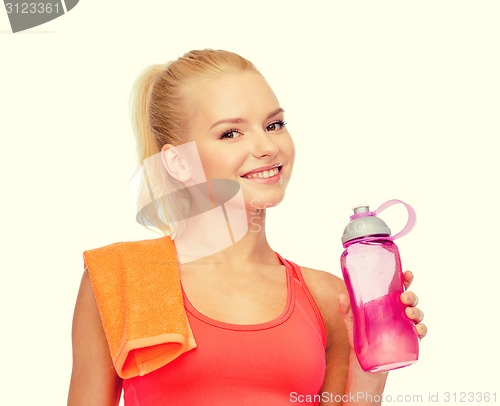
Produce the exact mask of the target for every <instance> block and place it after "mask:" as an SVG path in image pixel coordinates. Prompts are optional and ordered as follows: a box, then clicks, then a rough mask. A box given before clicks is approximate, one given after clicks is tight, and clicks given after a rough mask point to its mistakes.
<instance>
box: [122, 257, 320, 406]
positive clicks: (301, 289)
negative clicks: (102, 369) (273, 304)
mask: <svg viewBox="0 0 500 406" xmlns="http://www.w3.org/2000/svg"><path fill="white" fill-rule="evenodd" d="M278 258H279V259H280V261H281V263H282V264H283V265H284V266H285V268H286V275H287V287H288V299H287V303H286V306H285V309H284V310H283V312H282V313H281V315H280V316H278V317H277V318H276V319H274V320H271V321H268V322H265V323H260V324H249V325H244V324H230V323H224V322H220V321H217V320H213V319H211V318H209V317H207V316H205V315H203V314H201V313H200V312H199V311H197V310H196V309H195V308H194V307H193V305H192V304H191V303H190V302H189V300H188V298H187V297H186V295H185V294H184V303H185V308H186V310H187V316H188V320H189V323H190V325H191V328H192V330H193V334H194V336H195V338H196V342H197V344H198V346H197V348H195V349H193V350H191V351H189V352H187V353H185V354H182V355H181V356H180V357H179V358H177V359H175V360H173V361H172V362H170V363H169V364H167V365H165V366H164V367H162V368H160V369H158V370H156V371H153V372H151V373H149V374H147V375H144V376H138V377H134V378H130V379H125V380H123V391H124V400H125V406H156V405H162V406H170V405H182V406H189V405H202V406H203V405H207V406H226V405H231V406H233V405H235V404H237V405H240V406H244V405H273V406H280V405H289V404H291V403H294V400H295V402H296V401H297V399H300V398H302V399H306V396H307V399H314V395H318V394H319V393H320V391H321V387H322V385H323V379H324V376H325V368H326V363H325V345H326V344H325V343H326V332H325V326H324V322H323V319H322V317H321V314H320V312H319V310H318V307H317V306H316V303H315V302H314V299H313V298H312V296H311V294H310V292H309V290H308V289H307V287H306V285H305V283H304V279H303V277H302V274H301V272H300V268H299V267H298V266H297V265H295V264H294V263H292V262H290V261H287V260H285V259H283V258H282V257H281V256H279V255H278ZM308 395H309V396H308ZM299 396H300V398H299ZM302 396H303V397H302ZM316 398H318V396H316ZM318 403H319V402H311V403H308V405H318Z"/></svg>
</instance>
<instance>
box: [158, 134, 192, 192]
mask: <svg viewBox="0 0 500 406" xmlns="http://www.w3.org/2000/svg"><path fill="white" fill-rule="evenodd" d="M160 153H161V160H162V162H163V166H165V169H166V170H167V172H168V173H169V175H170V176H172V177H173V178H174V179H177V180H178V181H179V182H183V183H185V182H187V181H188V180H189V179H191V170H190V169H189V166H188V161H187V160H186V159H185V157H184V156H183V154H182V152H181V151H180V150H179V149H178V148H176V147H174V146H173V145H172V144H165V145H164V146H163V147H162V148H161V152H160Z"/></svg>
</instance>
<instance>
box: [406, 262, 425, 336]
mask: <svg viewBox="0 0 500 406" xmlns="http://www.w3.org/2000/svg"><path fill="white" fill-rule="evenodd" d="M412 282H413V273H412V272H411V271H406V272H405V273H404V286H405V292H403V293H402V294H401V302H403V304H405V305H407V306H408V307H407V308H406V315H407V316H408V317H409V318H410V319H412V320H413V322H414V323H415V328H416V329H417V334H418V338H419V339H422V338H424V337H425V335H426V334H427V326H426V325H425V324H423V323H422V320H423V319H424V313H423V312H422V310H420V309H419V308H418V307H416V306H417V304H418V297H417V295H415V293H413V292H410V291H408V288H409V287H410V285H411V283H412Z"/></svg>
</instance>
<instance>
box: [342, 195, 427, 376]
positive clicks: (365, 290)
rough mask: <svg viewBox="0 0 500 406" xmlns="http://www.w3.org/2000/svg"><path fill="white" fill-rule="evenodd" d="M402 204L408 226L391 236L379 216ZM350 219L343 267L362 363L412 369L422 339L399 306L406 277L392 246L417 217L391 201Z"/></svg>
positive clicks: (357, 212)
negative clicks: (391, 207) (409, 366)
mask: <svg viewBox="0 0 500 406" xmlns="http://www.w3.org/2000/svg"><path fill="white" fill-rule="evenodd" d="M398 203H401V204H404V205H405V206H406V208H407V210H408V222H407V224H406V226H405V228H404V229H403V230H402V231H401V232H399V233H397V234H396V235H394V236H391V230H390V229H389V227H387V225H386V224H385V222H384V221H383V220H382V219H380V218H379V217H377V214H378V213H380V212H381V211H382V210H384V209H386V208H387V207H390V206H392V205H394V204H398ZM350 219H351V221H350V222H349V224H348V225H347V227H346V228H345V230H344V234H343V236H342V243H343V245H344V248H345V251H344V252H343V254H342V256H341V258H340V262H341V266H342V273H343V275H344V281H345V284H346V287H347V290H348V292H349V297H350V299H351V306H352V310H353V318H354V331H353V335H354V350H355V351H356V356H357V358H358V361H359V363H360V365H361V367H362V368H363V370H364V371H370V372H379V371H388V370H391V369H396V368H402V367H405V366H408V365H411V364H413V363H415V362H416V361H417V359H418V335H417V332H416V329H415V324H414V323H413V321H412V320H410V319H409V318H408V317H407V316H406V314H405V308H406V306H405V305H404V304H403V303H401V299H400V295H401V293H402V292H403V290H404V286H403V272H402V269H401V259H400V256H399V250H398V247H397V246H396V244H394V240H395V239H396V238H399V237H402V236H403V235H405V234H406V233H408V232H409V231H410V230H411V229H412V228H413V226H414V224H415V211H414V210H413V208H412V207H411V206H410V205H408V204H406V203H404V202H402V201H400V200H390V201H388V202H386V203H384V204H383V205H382V206H380V207H379V208H378V209H377V210H375V211H374V212H371V211H370V210H369V207H368V206H366V205H363V206H357V207H354V214H353V215H352V216H351V217H350Z"/></svg>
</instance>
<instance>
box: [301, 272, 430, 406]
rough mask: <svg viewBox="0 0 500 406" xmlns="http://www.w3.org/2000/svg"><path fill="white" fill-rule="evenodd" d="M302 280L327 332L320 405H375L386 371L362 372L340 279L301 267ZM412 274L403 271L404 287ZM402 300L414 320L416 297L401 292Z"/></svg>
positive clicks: (421, 332) (421, 331)
mask: <svg viewBox="0 0 500 406" xmlns="http://www.w3.org/2000/svg"><path fill="white" fill-rule="evenodd" d="M301 269H302V273H303V275H304V279H305V281H306V283H307V286H308V288H309V290H310V291H311V294H312V295H313V297H314V299H315V301H316V304H317V305H318V307H319V310H320V312H321V314H322V316H323V319H324V321H325V327H326V334H327V347H326V375H325V380H324V383H323V388H322V392H321V396H322V400H323V401H322V403H321V405H349V404H356V405H358V406H360V405H377V404H380V401H381V399H382V394H383V391H384V387H385V383H386V380H387V376H388V373H387V372H378V373H370V372H364V371H363V369H362V368H361V366H360V365H359V362H358V360H357V358H356V355H355V353H354V350H353V345H352V311H351V308H350V302H349V297H348V295H347V291H346V288H345V284H344V281H343V280H342V279H340V278H338V277H336V276H334V275H332V274H329V273H327V272H322V271H316V270H313V269H309V268H301ZM412 279H413V275H412V274H411V272H406V273H405V288H408V286H409V285H410V284H411V281H412ZM402 301H403V303H405V304H406V305H408V306H411V307H410V308H409V309H413V310H414V312H413V314H411V315H410V314H408V313H410V312H409V311H408V312H407V314H408V316H409V317H410V318H412V319H414V321H415V322H416V323H420V322H421V321H422V319H423V313H422V312H421V311H420V310H419V309H417V308H416V307H414V306H415V305H416V304H417V301H418V299H417V297H416V296H415V294H414V293H412V292H405V293H404V294H403V296H402ZM417 332H418V333H419V336H420V338H422V337H423V336H425V333H426V327H425V325H424V324H418V325H417Z"/></svg>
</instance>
